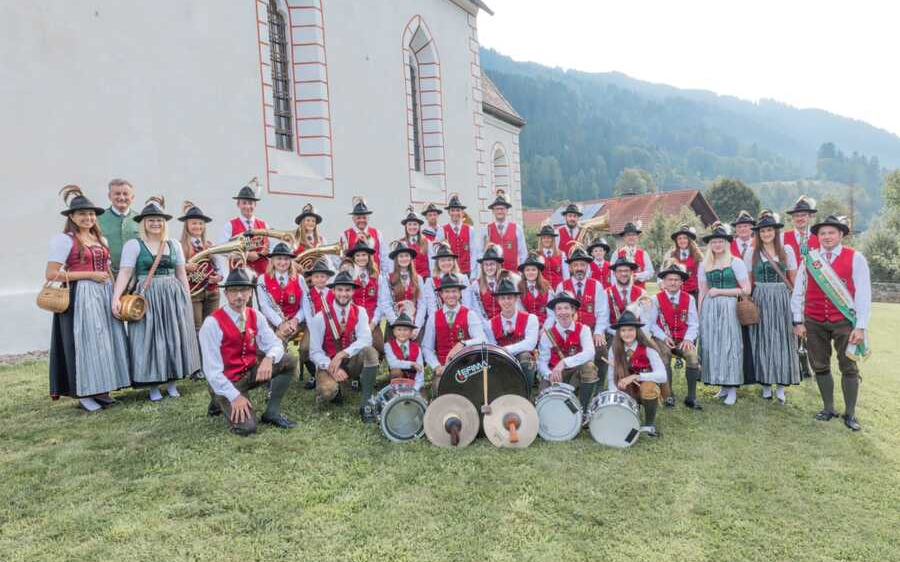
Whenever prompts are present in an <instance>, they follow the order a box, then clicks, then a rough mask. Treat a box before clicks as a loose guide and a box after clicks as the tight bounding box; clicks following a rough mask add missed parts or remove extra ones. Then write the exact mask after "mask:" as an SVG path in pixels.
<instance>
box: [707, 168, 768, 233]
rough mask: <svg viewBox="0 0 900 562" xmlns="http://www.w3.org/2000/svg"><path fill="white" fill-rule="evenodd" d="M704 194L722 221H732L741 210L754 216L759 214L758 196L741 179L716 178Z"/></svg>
mask: <svg viewBox="0 0 900 562" xmlns="http://www.w3.org/2000/svg"><path fill="white" fill-rule="evenodd" d="M705 195H706V199H707V201H709V204H710V205H712V208H713V209H715V211H716V214H717V215H719V220H721V221H722V222H723V223H725V222H731V221H733V220H734V219H735V218H736V217H737V216H738V213H740V212H741V211H742V210H743V211H747V212H748V213H750V214H751V215H753V216H754V217H755V216H757V215H758V214H759V210H760V203H759V198H758V197H757V196H756V193H754V192H753V190H752V189H750V188H749V187H747V185H746V184H745V183H744V182H742V181H741V180H736V179H734V178H718V179H716V181H714V182H713V184H712V186H710V188H709V189H707V190H706V193H705Z"/></svg>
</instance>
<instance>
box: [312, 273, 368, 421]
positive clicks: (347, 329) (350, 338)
mask: <svg viewBox="0 0 900 562" xmlns="http://www.w3.org/2000/svg"><path fill="white" fill-rule="evenodd" d="M328 287H329V288H330V289H331V290H332V291H333V292H334V298H332V299H331V300H330V302H329V301H326V302H325V303H324V304H323V306H322V311H321V312H319V313H318V314H316V315H315V316H313V318H312V320H309V321H308V323H307V329H308V330H309V357H310V359H311V360H312V362H313V363H314V364H315V365H316V368H317V370H316V402H317V403H318V404H323V403H325V402H335V403H338V404H339V403H341V402H342V398H341V396H342V394H341V386H340V385H341V383H342V382H345V381H346V380H347V379H349V378H350V377H354V378H359V381H360V386H361V390H362V396H361V397H360V404H362V406H360V409H359V414H360V417H361V418H362V421H363V422H371V421H375V414H374V412H373V411H372V407H371V406H370V405H369V398H371V397H372V391H373V390H374V389H375V376H376V375H377V374H378V352H377V351H375V348H374V347H372V332H371V331H370V330H369V315H368V313H367V312H366V309H365V308H363V307H362V306H359V305H357V304H354V303H353V291H354V290H357V289H359V285H358V284H357V282H356V280H355V279H354V278H353V276H352V275H351V274H350V273H348V272H346V271H341V272H340V273H338V274H337V275H335V277H334V279H333V280H332V281H331V283H329V284H328Z"/></svg>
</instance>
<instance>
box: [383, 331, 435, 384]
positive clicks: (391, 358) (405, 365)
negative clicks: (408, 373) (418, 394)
mask: <svg viewBox="0 0 900 562" xmlns="http://www.w3.org/2000/svg"><path fill="white" fill-rule="evenodd" d="M411 344H412V342H409V341H408V342H407V343H406V345H407V346H411ZM397 345H401V344H400V342H399V341H398V342H397ZM423 355H424V353H423V352H422V349H421V347H420V349H419V356H418V357H416V360H415V361H409V360H406V359H401V358H399V357H397V356H396V355H395V354H394V348H393V347H392V346H391V345H390V344H389V343H385V345H384V358H385V359H387V364H388V368H389V369H400V370H404V371H405V370H408V369H414V368H415V367H416V365H418V366H420V367H421V366H423V365H424V363H423V362H422V361H423V358H422V356H423ZM423 386H425V370H424V369H422V370H419V371H416V384H415V389H416V390H420V389H421V388H422V387H423Z"/></svg>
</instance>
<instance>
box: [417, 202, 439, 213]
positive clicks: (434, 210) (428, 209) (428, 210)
mask: <svg viewBox="0 0 900 562" xmlns="http://www.w3.org/2000/svg"><path fill="white" fill-rule="evenodd" d="M428 213H437V214H439V215H442V214H444V211H442V210H441V208H440V207H438V206H437V205H435V204H434V203H429V204H428V205H427V206H426V207H425V209H424V210H423V211H422V214H423V215H427V214H428Z"/></svg>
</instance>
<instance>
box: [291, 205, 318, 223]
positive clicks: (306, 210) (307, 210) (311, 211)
mask: <svg viewBox="0 0 900 562" xmlns="http://www.w3.org/2000/svg"><path fill="white" fill-rule="evenodd" d="M306 217H314V218H315V219H316V224H320V223H321V222H322V215H320V214H319V213H317V212H316V208H315V207H313V205H312V203H307V204H306V205H303V210H302V211H300V214H299V215H297V217H296V218H295V219H294V224H300V223H301V222H303V219H305V218H306Z"/></svg>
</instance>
